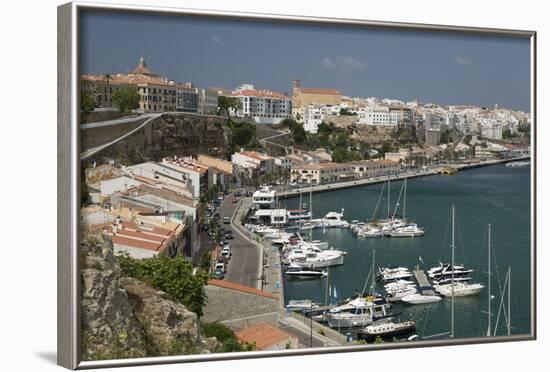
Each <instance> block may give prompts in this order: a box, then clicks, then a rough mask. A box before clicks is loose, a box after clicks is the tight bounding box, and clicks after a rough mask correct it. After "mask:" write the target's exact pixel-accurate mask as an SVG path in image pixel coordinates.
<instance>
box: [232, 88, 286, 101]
mask: <svg viewBox="0 0 550 372" xmlns="http://www.w3.org/2000/svg"><path fill="white" fill-rule="evenodd" d="M231 95H232V96H234V97H238V96H249V97H262V98H277V99H290V97H289V96H287V95H286V94H284V93H278V92H273V91H271V90H267V89H262V90H256V89H244V90H237V91H234V92H233V93H231Z"/></svg>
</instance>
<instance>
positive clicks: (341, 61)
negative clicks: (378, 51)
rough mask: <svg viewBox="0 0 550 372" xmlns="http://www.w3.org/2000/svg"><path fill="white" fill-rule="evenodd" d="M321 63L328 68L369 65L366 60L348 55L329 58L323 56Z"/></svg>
mask: <svg viewBox="0 0 550 372" xmlns="http://www.w3.org/2000/svg"><path fill="white" fill-rule="evenodd" d="M321 65H322V66H323V67H326V68H338V69H343V68H363V67H367V62H366V61H361V60H358V59H357V58H355V57H351V56H346V57H336V58H329V57H323V58H322V59H321Z"/></svg>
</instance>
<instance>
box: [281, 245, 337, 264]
mask: <svg viewBox="0 0 550 372" xmlns="http://www.w3.org/2000/svg"><path fill="white" fill-rule="evenodd" d="M285 262H286V263H288V264H296V265H300V266H302V267H304V268H309V269H319V268H324V267H329V266H336V265H343V264H344V252H342V251H339V250H336V249H325V250H321V249H318V248H309V249H299V248H298V249H293V250H291V251H290V252H289V253H288V254H287V256H286V258H285Z"/></svg>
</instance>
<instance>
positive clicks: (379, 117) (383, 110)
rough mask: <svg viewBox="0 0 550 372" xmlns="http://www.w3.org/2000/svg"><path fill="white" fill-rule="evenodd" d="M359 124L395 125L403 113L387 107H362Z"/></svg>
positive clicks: (359, 113)
mask: <svg viewBox="0 0 550 372" xmlns="http://www.w3.org/2000/svg"><path fill="white" fill-rule="evenodd" d="M358 116H359V124H363V125H373V126H386V127H393V126H397V125H398V124H399V120H400V118H401V114H400V113H398V112H392V111H390V109H389V108H387V107H379V108H372V107H367V108H362V109H359V111H358Z"/></svg>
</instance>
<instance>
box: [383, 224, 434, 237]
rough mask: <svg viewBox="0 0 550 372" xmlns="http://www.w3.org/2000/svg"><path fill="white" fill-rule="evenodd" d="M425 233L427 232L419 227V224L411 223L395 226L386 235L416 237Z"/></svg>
mask: <svg viewBox="0 0 550 372" xmlns="http://www.w3.org/2000/svg"><path fill="white" fill-rule="evenodd" d="M425 233H426V232H425V231H424V230H423V229H421V228H420V227H418V225H417V224H415V223H409V224H406V225H405V226H403V227H398V228H394V229H393V230H391V231H389V232H388V233H387V234H386V235H388V236H391V237H392V238H414V237H416V236H422V235H424V234H425Z"/></svg>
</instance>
